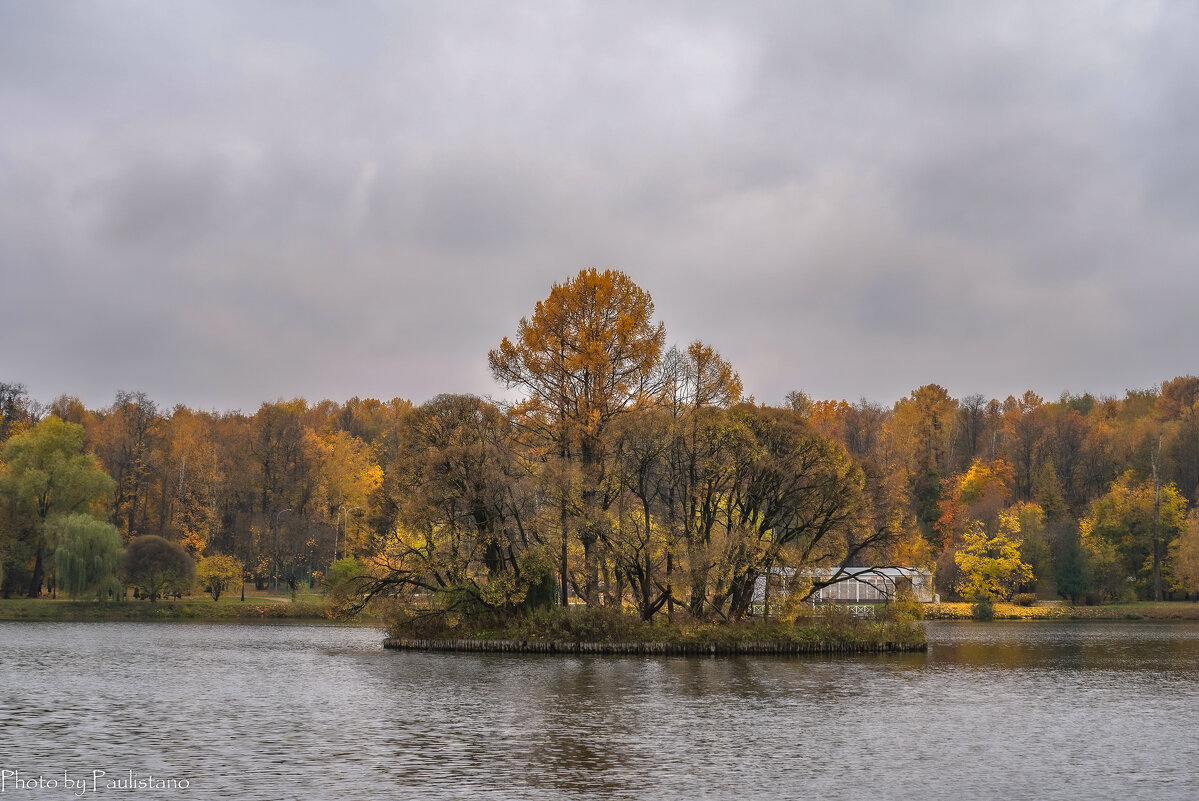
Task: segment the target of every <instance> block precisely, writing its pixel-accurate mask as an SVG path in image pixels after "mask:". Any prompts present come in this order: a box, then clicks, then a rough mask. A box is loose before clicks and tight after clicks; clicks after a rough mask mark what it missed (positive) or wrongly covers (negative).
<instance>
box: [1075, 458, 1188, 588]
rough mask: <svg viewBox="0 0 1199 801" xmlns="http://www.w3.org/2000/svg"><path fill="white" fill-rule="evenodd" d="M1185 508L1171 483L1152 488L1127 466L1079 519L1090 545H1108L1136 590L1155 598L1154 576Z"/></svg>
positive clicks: (1096, 549) (1097, 548) (1100, 550)
mask: <svg viewBox="0 0 1199 801" xmlns="http://www.w3.org/2000/svg"><path fill="white" fill-rule="evenodd" d="M1155 510H1156V514H1155ZM1186 514H1187V502H1186V498H1184V497H1183V496H1182V494H1181V493H1180V492H1179V491H1178V489H1177V488H1176V487H1175V486H1174V485H1173V484H1166V485H1165V486H1159V487H1158V488H1157V491H1156V492H1155V488H1154V484H1153V482H1152V481H1148V480H1140V479H1138V478H1137V477H1136V475H1135V474H1134V473H1133V472H1132V471H1127V472H1125V473H1124V475H1122V476H1121V477H1120V478H1119V479H1117V480H1116V482H1115V483H1113V484H1112V486H1111V488H1110V489H1108V491H1107V492H1106V493H1104V494H1103V495H1102V496H1101V497H1099V498H1097V499H1096V500H1095V501H1094V502H1093V503H1092V504H1091V514H1090V515H1088V516H1087V517H1086V518H1085V519H1083V520H1082V521H1081V522H1080V524H1079V525H1080V528H1081V530H1082V540H1083V543H1084V544H1085V545H1086V546H1087V547H1088V549H1089V550H1090V551H1092V552H1093V553H1094V554H1095V555H1096V556H1102V555H1103V554H1104V553H1105V552H1107V551H1108V549H1110V550H1111V552H1112V553H1113V554H1114V555H1115V557H1116V558H1117V559H1118V565H1119V568H1120V569H1121V570H1122V571H1123V575H1124V577H1128V578H1131V579H1132V581H1133V582H1134V583H1135V585H1136V587H1137V588H1138V589H1139V590H1140V592H1141V593H1142V595H1144V596H1149V597H1154V598H1155V600H1161V593H1160V586H1159V582H1158V581H1156V580H1155V579H1158V578H1159V577H1160V575H1161V574H1160V566H1161V563H1162V562H1163V561H1164V560H1165V558H1166V555H1167V553H1168V549H1169V545H1170V543H1171V542H1173V541H1174V539H1175V538H1176V537H1178V535H1179V533H1180V532H1181V531H1182V528H1183V525H1184V523H1185V522H1186ZM1105 546H1106V547H1105ZM1100 561H1105V560H1102V559H1101V560H1100ZM1110 589H1113V590H1114V587H1111V588H1110Z"/></svg>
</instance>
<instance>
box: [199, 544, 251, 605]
mask: <svg viewBox="0 0 1199 801" xmlns="http://www.w3.org/2000/svg"><path fill="white" fill-rule="evenodd" d="M242 576H243V573H242V567H241V562H238V561H237V560H236V559H234V558H233V557H232V556H226V555H225V554H214V555H212V556H205V557H204V558H203V559H201V560H200V563H199V564H197V565H196V583H197V584H199V586H200V589H202V590H204V592H206V593H208V594H209V595H211V596H212V600H214V601H219V600H220V599H221V593H223V592H224V591H225V590H231V589H233V588H234V587H236V586H237V585H238V584H240V583H241V581H242Z"/></svg>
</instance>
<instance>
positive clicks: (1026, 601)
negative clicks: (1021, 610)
mask: <svg viewBox="0 0 1199 801" xmlns="http://www.w3.org/2000/svg"><path fill="white" fill-rule="evenodd" d="M1036 602H1037V596H1036V595H1035V594H1033V593H1031V592H1018V593H1016V594H1015V595H1013V596H1012V603H1014V604H1015V605H1016V606H1034V605H1035V604H1036Z"/></svg>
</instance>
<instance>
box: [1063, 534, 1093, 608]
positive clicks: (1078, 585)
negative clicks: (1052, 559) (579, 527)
mask: <svg viewBox="0 0 1199 801" xmlns="http://www.w3.org/2000/svg"><path fill="white" fill-rule="evenodd" d="M1056 568H1057V572H1056V580H1057V591H1058V594H1059V595H1061V596H1063V597H1065V598H1069V599H1070V603H1072V604H1077V603H1078V598H1079V596H1081V595H1083V594H1084V593H1086V592H1089V591H1090V589H1091V570H1090V565H1089V564H1088V563H1087V554H1086V551H1084V550H1083V547H1082V542H1080V541H1079V538H1078V532H1077V531H1075V530H1070V531H1067V532H1065V533H1063V534H1062V536H1061V538H1060V540H1059V545H1058V553H1057V559H1056Z"/></svg>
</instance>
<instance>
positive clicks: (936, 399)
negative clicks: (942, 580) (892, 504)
mask: <svg viewBox="0 0 1199 801" xmlns="http://www.w3.org/2000/svg"><path fill="white" fill-rule="evenodd" d="M956 410H957V401H955V400H954V399H953V398H951V397H950V396H949V393H948V392H947V391H946V390H945V388H944V387H941V386H939V385H937V384H926V385H925V386H922V387H919V388H917V389H915V390H913V391H912V393H911V395H909V396H908V397H907V398H903V399H902V400H900V401H899V402H898V403H896V404H895V409H894V411H893V412H892V414H891V417H890V419H889V420H888V421H887V427H886V431H885V436H886V438H887V440H888V442H889V447H890V449H891V452H892V454H893V458H894V459H895V461H897V462H898V464H899V465H900V467H901V468H902V469H903V470H904V471H905V475H906V478H907V482H908V487H909V491H910V493H911V497H912V504H913V512H914V513H915V515H916V520H917V522H918V523H919V524H920V528H921V530H922V531H923V532H924V534H925V536H926V537H927V538H928V539H929V540H930V541H932V540H933V526H934V523H935V521H936V519H937V517H938V516H939V512H938V508H937V507H938V504H939V503H940V501H941V496H942V492H943V483H944V480H945V478H946V474H947V473H948V467H949V450H950V439H951V433H952V430H953V424H954V422H955V417H956Z"/></svg>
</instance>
